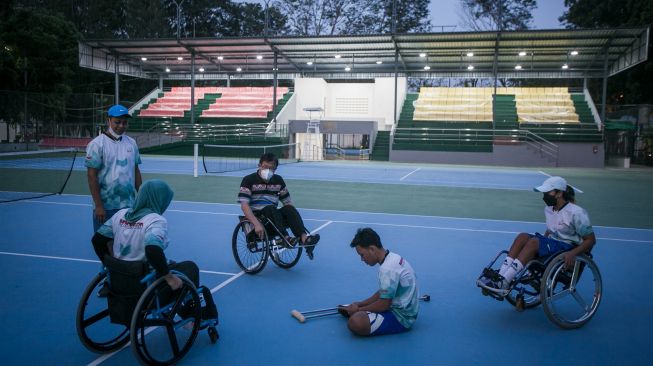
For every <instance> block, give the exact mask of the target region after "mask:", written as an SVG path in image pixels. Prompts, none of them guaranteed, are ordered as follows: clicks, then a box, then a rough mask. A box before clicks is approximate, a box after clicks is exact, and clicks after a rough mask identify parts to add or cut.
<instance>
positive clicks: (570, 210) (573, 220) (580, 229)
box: [544, 202, 594, 245]
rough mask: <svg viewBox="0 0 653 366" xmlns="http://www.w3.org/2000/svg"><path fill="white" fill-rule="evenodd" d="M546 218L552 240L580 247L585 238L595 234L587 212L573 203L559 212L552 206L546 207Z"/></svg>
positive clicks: (569, 203)
mask: <svg viewBox="0 0 653 366" xmlns="http://www.w3.org/2000/svg"><path fill="white" fill-rule="evenodd" d="M544 216H545V217H546V228H547V230H548V231H549V233H550V235H549V237H550V238H551V239H555V240H559V241H564V242H565V243H569V244H573V245H579V244H580V243H581V242H582V241H583V237H584V236H587V235H589V234H591V233H593V232H594V229H592V224H591V223H590V218H589V215H587V211H585V209H583V208H582V207H580V206H578V205H575V204H573V203H571V202H568V203H567V204H566V205H565V206H564V207H562V208H561V209H560V210H558V211H554V210H553V207H550V206H547V207H545V208H544Z"/></svg>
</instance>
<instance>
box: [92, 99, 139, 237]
mask: <svg viewBox="0 0 653 366" xmlns="http://www.w3.org/2000/svg"><path fill="white" fill-rule="evenodd" d="M129 118H131V116H130V115H129V111H128V110H127V108H125V107H123V106H122V105H119V104H118V105H114V106H113V107H111V108H109V111H108V112H107V129H106V131H104V132H102V133H101V134H100V135H99V136H98V137H96V138H94V139H93V140H92V141H91V142H89V144H88V146H87V147H86V161H85V165H86V168H87V173H86V176H87V178H88V188H89V190H90V191H91V196H92V197H93V231H94V232H95V231H97V230H98V229H99V228H100V226H101V225H102V224H104V222H105V221H106V220H108V219H110V218H111V216H113V214H115V213H116V212H117V211H118V210H120V209H122V208H126V207H131V206H133V204H134V200H135V197H136V191H137V190H138V188H139V187H140V186H141V181H142V178H141V172H140V170H139V169H138V165H139V164H140V163H141V155H140V153H139V152H138V146H137V145H136V141H134V139H132V138H131V137H129V136H127V135H125V131H127V124H128V119H129Z"/></svg>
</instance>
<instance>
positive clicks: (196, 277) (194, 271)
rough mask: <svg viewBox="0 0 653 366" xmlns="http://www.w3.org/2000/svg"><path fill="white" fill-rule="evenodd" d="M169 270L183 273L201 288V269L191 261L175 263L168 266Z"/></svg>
mask: <svg viewBox="0 0 653 366" xmlns="http://www.w3.org/2000/svg"><path fill="white" fill-rule="evenodd" d="M168 269H170V270H173V269H174V270H175V271H179V272H181V273H183V274H184V275H186V277H188V279H189V280H190V281H191V282H192V283H193V284H194V285H195V287H199V285H200V269H199V268H198V267H197V264H195V263H194V262H191V261H184V262H179V263H174V264H170V265H168Z"/></svg>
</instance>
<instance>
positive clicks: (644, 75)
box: [559, 0, 653, 104]
mask: <svg viewBox="0 0 653 366" xmlns="http://www.w3.org/2000/svg"><path fill="white" fill-rule="evenodd" d="M565 6H566V7H567V11H565V13H564V14H563V15H562V16H561V17H560V18H559V19H560V21H561V22H562V23H563V24H564V25H565V26H566V27H567V28H606V27H611V28H615V27H641V26H646V25H649V24H651V23H653V1H650V0H565ZM648 54H649V61H646V62H643V63H641V64H639V65H637V66H635V67H633V68H631V69H628V70H626V71H624V72H621V73H619V74H618V75H616V76H614V77H612V78H610V82H609V83H608V104H638V103H649V104H651V103H653V61H652V60H650V55H653V46H652V45H651V43H650V42H649V50H648ZM593 84H594V85H591V86H592V87H591V88H590V89H591V90H592V92H593V95H594V96H595V97H598V96H599V95H600V83H593ZM595 100H600V99H595Z"/></svg>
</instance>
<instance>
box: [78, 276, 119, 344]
mask: <svg viewBox="0 0 653 366" xmlns="http://www.w3.org/2000/svg"><path fill="white" fill-rule="evenodd" d="M106 279H107V272H106V271H103V272H101V273H99V274H98V275H97V276H95V278H93V280H92V281H91V282H90V283H89V284H88V286H86V289H85V290H84V293H83V295H82V298H81V299H80V300H79V304H78V305H77V316H76V321H75V323H76V326H77V335H78V336H79V339H80V341H82V344H83V345H84V347H86V348H88V349H89V350H90V351H92V352H97V353H109V352H112V351H115V350H117V349H120V347H122V346H124V345H125V344H127V342H128V341H129V328H128V327H127V326H125V325H121V324H114V323H111V319H110V317H109V305H108V303H107V292H108V288H107V287H105V286H108V284H106V283H105V282H106Z"/></svg>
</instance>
